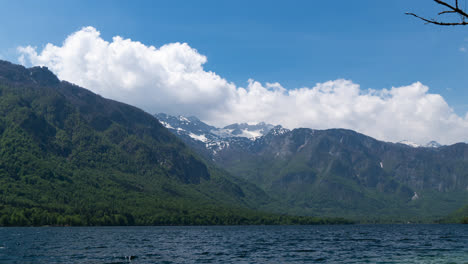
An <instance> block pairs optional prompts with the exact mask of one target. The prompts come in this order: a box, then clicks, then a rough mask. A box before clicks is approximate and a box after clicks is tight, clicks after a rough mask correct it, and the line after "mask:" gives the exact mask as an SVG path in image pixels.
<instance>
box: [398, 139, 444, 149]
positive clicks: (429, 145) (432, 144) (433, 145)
mask: <svg viewBox="0 0 468 264" xmlns="http://www.w3.org/2000/svg"><path fill="white" fill-rule="evenodd" d="M397 143H398V144H403V145H407V146H410V147H413V148H440V147H442V144H440V143H439V142H437V141H434V140H433V141H430V142H428V143H427V144H424V145H419V144H417V143H414V142H411V141H409V140H402V141H400V142H397Z"/></svg>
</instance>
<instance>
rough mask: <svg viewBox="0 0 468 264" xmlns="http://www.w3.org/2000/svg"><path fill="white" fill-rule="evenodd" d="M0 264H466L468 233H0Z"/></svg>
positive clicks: (243, 229) (411, 229) (306, 229)
mask: <svg viewBox="0 0 468 264" xmlns="http://www.w3.org/2000/svg"><path fill="white" fill-rule="evenodd" d="M0 263H468V225H348V226H207V227H23V228H0Z"/></svg>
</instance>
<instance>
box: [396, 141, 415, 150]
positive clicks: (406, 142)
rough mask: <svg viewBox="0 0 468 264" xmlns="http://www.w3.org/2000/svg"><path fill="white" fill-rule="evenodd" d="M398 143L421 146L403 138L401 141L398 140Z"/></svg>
mask: <svg viewBox="0 0 468 264" xmlns="http://www.w3.org/2000/svg"><path fill="white" fill-rule="evenodd" d="M397 143H398V144H403V145H407V146H410V147H413V148H419V147H421V145H418V144H416V143H414V142H411V141H409V140H402V141H400V142H397Z"/></svg>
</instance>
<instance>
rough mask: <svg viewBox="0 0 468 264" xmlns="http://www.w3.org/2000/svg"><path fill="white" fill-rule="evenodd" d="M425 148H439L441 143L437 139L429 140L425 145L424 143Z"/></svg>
mask: <svg viewBox="0 0 468 264" xmlns="http://www.w3.org/2000/svg"><path fill="white" fill-rule="evenodd" d="M424 147H425V148H440V147H442V144H440V143H439V142H437V141H431V142H428V143H427V144H426V145H424Z"/></svg>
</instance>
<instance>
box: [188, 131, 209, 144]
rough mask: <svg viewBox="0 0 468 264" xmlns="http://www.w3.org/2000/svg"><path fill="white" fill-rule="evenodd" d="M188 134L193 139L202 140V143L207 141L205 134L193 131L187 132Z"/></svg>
mask: <svg viewBox="0 0 468 264" xmlns="http://www.w3.org/2000/svg"><path fill="white" fill-rule="evenodd" d="M188 135H189V137H191V138H193V139H196V140H198V141H201V142H204V143H206V142H207V141H208V139H207V138H206V136H205V135H195V134H193V133H189V134H188Z"/></svg>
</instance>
